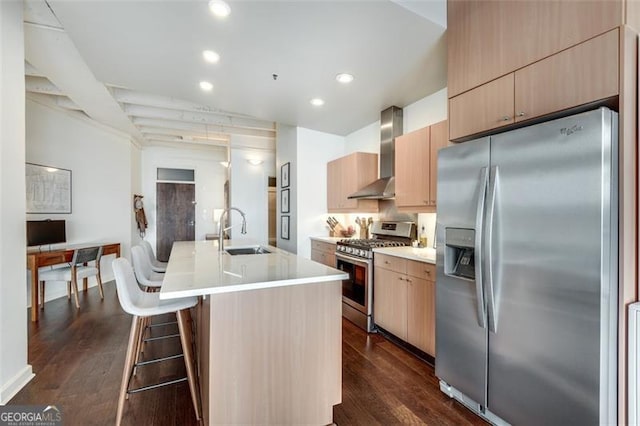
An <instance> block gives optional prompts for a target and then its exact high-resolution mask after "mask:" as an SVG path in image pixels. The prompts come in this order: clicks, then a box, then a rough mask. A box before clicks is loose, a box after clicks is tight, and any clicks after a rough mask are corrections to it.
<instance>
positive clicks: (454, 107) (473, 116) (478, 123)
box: [449, 74, 514, 140]
mask: <svg viewBox="0 0 640 426" xmlns="http://www.w3.org/2000/svg"><path fill="white" fill-rule="evenodd" d="M513 90H514V75H513V74H508V75H505V76H504V77H501V78H499V79H497V80H494V81H492V82H490V83H487V84H485V85H482V86H480V87H477V88H475V89H473V90H470V91H468V92H466V93H463V94H462V95H459V96H456V97H455V98H451V99H450V100H449V136H450V137H451V139H452V140H454V139H458V138H461V137H463V136H467V135H472V134H475V133H480V132H484V131H487V130H491V129H495V128H498V127H502V126H506V125H507V124H512V123H513V122H514V118H513V115H514V104H513V102H514V100H513Z"/></svg>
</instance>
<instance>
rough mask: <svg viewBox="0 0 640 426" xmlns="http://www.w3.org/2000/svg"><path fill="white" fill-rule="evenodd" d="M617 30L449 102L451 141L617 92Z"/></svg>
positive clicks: (616, 93)
mask: <svg viewBox="0 0 640 426" xmlns="http://www.w3.org/2000/svg"><path fill="white" fill-rule="evenodd" d="M618 46H619V30H618V29H617V28H616V29H614V30H611V31H609V32H607V33H605V34H602V35H600V36H598V37H595V38H593V39H591V40H588V41H586V42H584V43H581V44H579V45H577V46H574V47H571V48H569V49H566V50H564V51H562V52H560V53H557V54H555V55H553V56H550V57H548V58H545V59H543V60H541V61H538V62H536V63H533V64H531V65H529V66H526V67H524V68H522V69H519V70H517V71H516V72H514V73H511V74H507V75H505V76H503V77H501V78H499V79H497V80H494V81H491V82H489V83H487V84H483V85H482V86H480V87H476V88H475V89H473V90H470V91H468V92H465V93H463V94H461V95H458V96H455V97H453V98H451V99H449V123H450V129H449V131H450V137H451V139H452V140H455V139H459V138H463V137H466V136H470V135H474V134H477V133H483V132H487V131H489V130H494V129H498V128H499V127H502V126H504V125H508V124H513V123H516V122H520V121H525V120H529V119H532V118H536V117H540V116H543V115H546V114H551V113H554V112H558V111H562V110H564V109H568V108H571V107H575V106H579V105H583V104H587V103H590V102H594V101H598V100H602V99H606V98H609V97H613V96H617V95H618V93H619V84H618V69H619V49H618Z"/></svg>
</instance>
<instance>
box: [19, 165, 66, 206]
mask: <svg viewBox="0 0 640 426" xmlns="http://www.w3.org/2000/svg"><path fill="white" fill-rule="evenodd" d="M25 175H26V186H27V213H71V170H66V169H59V168H57V167H50V166H42V165H40V164H31V163H26V165H25Z"/></svg>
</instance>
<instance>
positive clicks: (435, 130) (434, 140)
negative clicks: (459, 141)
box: [429, 120, 449, 206]
mask: <svg viewBox="0 0 640 426" xmlns="http://www.w3.org/2000/svg"><path fill="white" fill-rule="evenodd" d="M430 142H431V147H430V148H429V204H431V205H432V206H435V205H436V201H437V195H438V151H439V150H440V148H444V147H446V146H447V145H448V144H449V122H448V121H447V120H444V121H441V122H439V123H436V124H433V125H432V126H431V138H430Z"/></svg>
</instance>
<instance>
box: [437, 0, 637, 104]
mask: <svg viewBox="0 0 640 426" xmlns="http://www.w3.org/2000/svg"><path fill="white" fill-rule="evenodd" d="M627 3H632V2H627ZM447 7H448V10H447V20H448V25H447V42H448V45H449V50H448V52H449V54H448V81H447V84H448V93H449V96H450V97H453V96H456V95H459V94H461V93H463V92H465V91H467V90H470V89H472V88H474V87H477V86H479V85H481V84H484V83H487V82H489V81H491V80H494V79H496V78H498V77H500V76H503V75H505V74H507V73H510V72H513V71H515V70H517V69H519V68H522V67H524V66H526V65H528V64H531V63H533V62H536V61H539V60H541V59H544V58H546V57H548V56H551V55H553V54H555V53H557V52H560V51H562V50H564V49H567V48H569V47H571V46H574V45H576V44H579V43H582V42H584V41H586V40H588V39H590V38H592V37H595V36H597V35H599V34H602V33H605V32H607V31H609V30H611V29H613V28H616V27H618V26H619V25H622V24H623V23H625V22H624V19H625V14H624V13H623V2H622V1H621V0H596V1H537V0H524V1H476V0H449V1H448V2H447ZM627 15H628V14H627ZM627 18H628V16H627Z"/></svg>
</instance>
